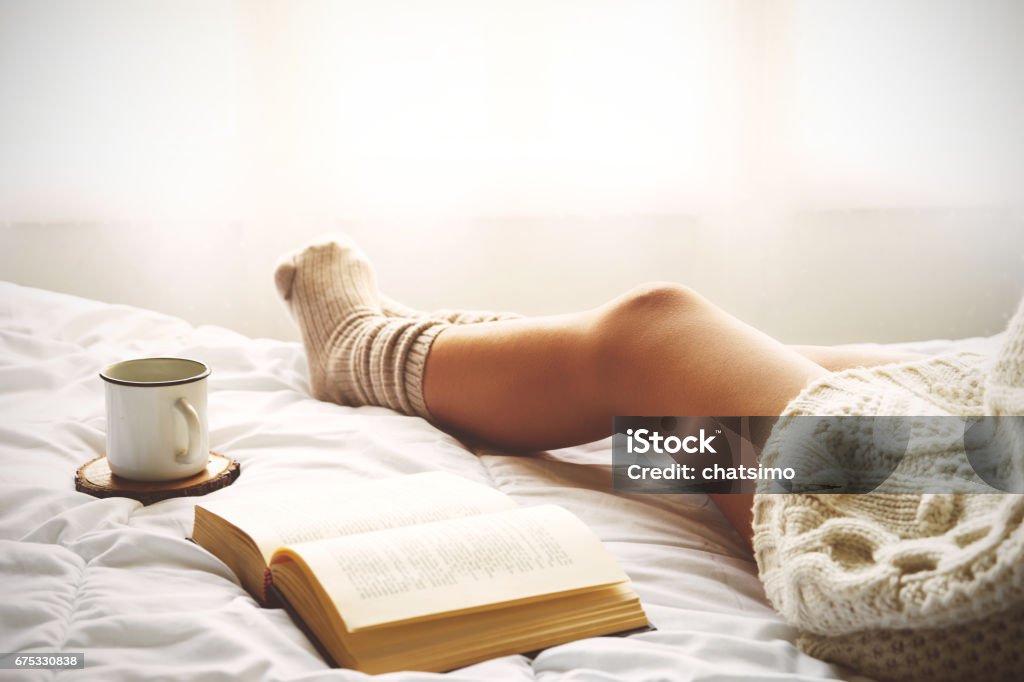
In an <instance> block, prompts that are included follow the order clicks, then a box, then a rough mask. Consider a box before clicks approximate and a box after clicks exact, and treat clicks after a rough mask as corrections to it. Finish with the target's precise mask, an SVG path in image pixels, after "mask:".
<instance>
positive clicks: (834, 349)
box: [790, 346, 925, 372]
mask: <svg viewBox="0 0 1024 682" xmlns="http://www.w3.org/2000/svg"><path fill="white" fill-rule="evenodd" d="M790 348H792V349H793V350H795V351H796V352H797V353H799V354H800V355H802V356H804V357H805V358H807V359H808V360H810V361H811V362H814V363H815V364H818V365H821V366H822V367H824V368H825V369H827V370H828V371H830V372H839V371H841V370H844V369H850V368H851V367H877V366H878V365H888V364H891V363H893V362H906V361H908V360H918V359H920V358H923V357H925V356H924V355H920V354H919V353H906V352H896V351H891V350H887V349H884V348H877V349H865V348H856V349H854V348H849V347H847V346H790Z"/></svg>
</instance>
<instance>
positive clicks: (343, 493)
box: [199, 472, 516, 564]
mask: <svg viewBox="0 0 1024 682" xmlns="http://www.w3.org/2000/svg"><path fill="white" fill-rule="evenodd" d="M199 506H201V507H204V508H205V509H207V510H209V511H210V512H212V513H214V514H216V515H218V516H220V517H221V518H223V519H224V520H225V521H227V522H228V523H230V524H232V525H234V526H237V527H238V528H241V529H242V530H243V531H245V532H246V533H248V534H249V536H250V537H251V538H252V539H253V541H254V542H255V543H256V545H257V547H259V550H260V553H261V554H262V555H263V560H264V561H266V562H267V563H268V564H269V563H270V557H271V555H273V553H274V550H276V549H278V548H279V547H283V546H284V545H296V544H299V543H302V542H309V541H312V540H322V539H324V538H335V537H340V536H346V535H355V534H359V533H367V532H371V531H376V530H381V529H386V528H397V527H401V526H409V525H414V524H419V523H430V522H432V521H439V520H443V519H451V518H458V517H463V516H473V515H476V514H486V513H488V512H493V511H501V510H504V509H514V508H516V503H515V502H513V501H512V499H511V498H509V497H508V496H506V495H504V494H503V493H501V492H499V491H497V490H494V489H492V488H488V487H487V486H485V485H481V484H479V483H474V482H472V481H470V480H468V479H465V478H462V477H461V476H455V475H454V474H448V473H444V472H428V473H423V474H411V475H408V476H397V477H395V478H386V479H378V480H372V481H366V482H359V483H353V484H345V485H340V486H333V487H330V488H325V487H321V488H317V487H313V488H302V489H297V490H288V491H284V492H280V493H275V494H273V495H261V496H258V497H248V498H246V497H240V498H234V499H225V500H216V501H213V502H203V503H202V504H201V505H199Z"/></svg>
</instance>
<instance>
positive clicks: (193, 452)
mask: <svg viewBox="0 0 1024 682" xmlns="http://www.w3.org/2000/svg"><path fill="white" fill-rule="evenodd" d="M174 407H175V408H177V410H178V412H181V416H182V417H184V418H185V424H187V425H188V448H186V449H185V450H182V451H181V452H179V453H178V454H176V455H175V456H174V459H175V460H176V461H178V462H180V463H182V464H188V463H189V462H192V461H195V460H196V459H197V458H199V457H200V456H202V454H203V453H201V452H199V446H200V445H202V440H203V439H202V438H201V437H200V434H201V432H202V424H201V423H200V421H199V413H198V412H196V408H194V407H192V403H190V402H189V401H187V400H185V399H184V398H178V399H177V400H175V401H174Z"/></svg>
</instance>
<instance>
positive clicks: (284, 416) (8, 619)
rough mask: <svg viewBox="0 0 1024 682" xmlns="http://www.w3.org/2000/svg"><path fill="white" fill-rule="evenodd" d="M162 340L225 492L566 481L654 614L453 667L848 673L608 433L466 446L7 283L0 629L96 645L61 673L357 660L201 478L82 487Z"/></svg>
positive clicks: (132, 322)
mask: <svg viewBox="0 0 1024 682" xmlns="http://www.w3.org/2000/svg"><path fill="white" fill-rule="evenodd" d="M971 343H973V344H974V345H975V346H979V345H980V346H987V345H988V344H990V343H992V341H991V340H987V341H986V340H976V341H973V342H971ZM941 349H944V346H941V345H940V344H935V343H933V344H931V345H930V346H929V347H927V348H926V350H929V351H933V350H941ZM154 355H180V356H186V357H192V358H196V359H198V360H202V361H203V362H206V363H208V364H209V365H210V366H211V367H212V368H213V375H212V376H211V378H210V402H209V413H210V438H211V446H212V448H213V449H215V450H217V451H219V452H223V453H226V454H230V455H231V456H233V457H235V458H237V459H238V460H240V461H241V463H242V475H241V477H240V478H239V480H238V481H237V482H236V483H235V484H234V485H233V486H231V487H229V488H227V489H225V490H222V491H219V492H216V493H213V495H212V496H217V497H231V496H236V495H244V496H250V495H260V494H268V495H269V494H272V491H274V490H279V489H280V488H281V487H282V486H296V487H301V486H303V485H305V484H307V483H308V482H311V481H316V482H317V483H321V482H324V481H331V480H336V481H338V482H339V483H341V482H348V481H353V480H361V479H367V478H380V477H387V476H395V475H399V474H404V473H412V472H418V471H426V470H446V471H451V472H454V473H457V474H460V475H462V476H465V477H468V478H471V479H473V480H476V481H479V482H483V483H486V484H488V485H491V486H494V487H496V488H499V489H500V490H502V491H503V492H505V493H507V494H509V495H511V496H512V497H513V498H515V499H516V500H517V501H519V502H520V503H521V504H525V505H529V504H536V503H542V502H556V503H558V504H562V505H564V506H566V507H567V508H569V509H570V510H572V511H573V512H574V513H576V514H577V515H579V516H580V518H582V519H583V520H584V521H585V522H586V523H587V524H588V525H589V526H590V527H591V528H593V529H594V530H595V531H596V532H597V534H598V535H599V536H600V537H601V538H602V539H603V540H604V542H605V543H606V545H607V547H608V548H609V550H610V551H611V552H612V554H613V555H614V556H615V558H616V559H617V560H618V561H619V562H620V564H621V565H622V567H623V568H624V569H625V570H626V572H627V573H628V574H629V576H630V577H631V579H632V580H633V583H634V586H635V589H636V591H637V592H638V593H639V595H640V597H641V598H642V600H643V602H644V606H645V608H646V610H647V612H648V614H649V616H650V618H651V620H652V621H653V623H654V624H655V625H656V626H657V628H658V629H657V631H655V632H648V633H643V634H637V635H633V636H631V637H628V638H611V637H606V638H595V639H587V640H582V641H578V642H574V643H571V644H566V645H564V646H558V647H553V648H551V649H548V650H546V651H544V652H542V653H541V654H540V655H538V656H537V657H536V658H535V659H533V660H531V659H528V658H526V657H523V656H509V657H505V658H500V659H495V660H492V661H488V662H485V663H481V664H479V665H475V666H471V667H468V668H465V669H462V670H459V671H455V672H453V673H449V674H447V675H446V676H445V677H447V678H448V679H450V680H490V679H502V680H531V679H541V680H545V681H548V680H656V679H658V680H730V679H738V678H744V679H755V680H777V679H803V680H818V679H836V678H843V679H852V677H851V675H850V674H849V673H848V672H847V671H843V670H842V669H840V668H837V667H834V666H830V665H827V664H825V663H823V662H821V661H817V660H815V659H813V658H810V657H808V656H806V655H804V654H802V653H800V652H799V651H797V649H796V648H795V647H794V646H793V644H792V641H793V632H792V630H791V629H790V628H789V627H787V626H786V625H785V624H784V623H783V622H782V621H781V619H780V618H779V617H778V616H777V615H776V614H775V613H774V612H773V611H772V609H771V608H770V607H769V606H768V604H767V603H766V601H765V599H764V595H763V592H762V590H761V586H760V583H759V582H758V579H757V576H756V569H755V566H754V564H753V561H752V560H751V558H750V556H749V555H748V554H746V553H745V552H744V551H743V550H742V549H741V547H740V545H739V544H738V540H737V538H736V536H735V534H734V533H733V532H732V531H731V529H730V528H729V526H728V525H727V524H726V523H725V521H724V520H723V518H722V517H721V515H720V514H719V513H718V512H717V510H716V509H715V508H714V506H713V505H710V504H709V503H708V501H707V500H706V499H705V498H704V497H703V496H683V495H678V496H655V495H647V496H635V497H622V496H616V495H613V494H611V493H610V492H609V487H610V468H609V464H610V451H609V445H608V442H604V443H596V444H592V445H589V446H584V447H577V448H571V449H567V450H561V451H557V452H552V453H545V454H542V455H538V456H534V457H515V456H506V455H502V454H500V453H474V452H471V451H470V450H468V449H467V448H466V447H464V446H463V445H462V444H461V443H459V442H458V441H457V440H456V439H454V438H452V437H450V436H448V435H447V434H445V433H443V432H441V431H439V430H437V429H435V428H433V427H432V426H430V425H429V424H428V423H426V422H425V421H423V420H422V419H418V418H414V417H405V416H400V415H398V414H396V413H394V412H391V411H389V410H386V409H382V408H358V409H353V408H346V407H340V406H337V405H332V404H328V403H322V402H319V401H316V400H313V399H312V398H310V397H309V394H308V388H307V375H306V369H305V362H304V358H303V354H302V350H301V348H300V346H299V345H298V344H295V343H287V342H281V341H273V340H266V339H250V338H246V337H244V336H241V335H239V334H236V333H234V332H231V331H229V330H226V329H222V328H218V327H212V326H202V327H192V326H190V325H188V324H187V323H185V322H183V321H181V320H179V319H176V318H172V317H169V316H166V315H161V314H157V313H154V312H150V311H145V310H140V309H137V308H131V307H127V306H121V305H109V304H104V303H99V302H95V301H89V300H85V299H80V298H75V297H72V296H67V295H62V294H55V293H52V292H46V291H41V290H37V289H30V288H25V287H20V286H17V285H13V284H6V283H2V284H0V387H2V390H0V412H2V415H3V420H2V422H0V462H2V465H3V469H2V475H0V585H2V586H3V587H2V590H0V592H2V594H0V651H12V652H13V651H84V652H86V661H87V667H86V668H85V669H84V670H79V671H66V672H61V673H59V674H57V675H56V677H58V678H60V679H103V680H133V679H154V678H170V679H181V680H219V679H247V680H263V679H265V680H321V679H323V680H327V679H332V680H340V679H360V678H362V677H364V675H362V674H360V673H357V672H354V671H350V670H332V669H330V668H328V667H327V666H326V665H325V664H324V662H323V661H322V659H321V658H320V657H319V656H318V655H317V653H316V652H315V651H314V649H313V648H312V646H311V645H310V644H309V642H308V641H307V640H306V639H305V637H304V636H303V635H302V634H301V632H300V631H299V630H298V629H297V628H296V627H295V626H294V625H293V624H292V622H291V621H290V620H289V618H288V616H287V615H286V614H285V613H284V612H283V611H280V610H273V609H263V608H260V607H259V606H258V605H257V604H256V603H255V602H254V601H253V600H252V599H251V598H250V597H249V595H248V594H247V593H246V592H245V591H244V590H243V589H242V588H241V587H240V586H239V584H238V581H237V580H236V579H235V577H234V576H233V575H232V573H231V572H230V571H229V570H228V569H227V568H226V567H225V566H224V565H223V564H221V562H220V561H218V560H217V559H215V558H214V557H212V556H211V555H209V554H208V553H206V552H205V551H204V550H203V549H201V548H200V547H198V546H196V545H194V544H192V543H190V542H188V541H186V540H185V537H186V536H187V535H188V534H189V531H190V529H191V520H192V507H193V505H194V504H195V502H196V499H195V498H180V499H174V500H167V501H164V502H161V503H158V504H154V505H151V506H149V507H143V506H142V505H140V504H139V503H137V502H133V501H131V500H127V499H106V500H98V499H95V498H92V497H89V496H88V495H85V494H82V493H78V492H75V490H74V486H73V476H74V472H75V469H76V468H77V467H78V466H80V465H81V464H82V463H84V462H85V461H87V460H89V459H91V458H93V457H96V456H98V455H100V454H101V453H102V452H103V445H104V431H105V422H104V408H103V389H102V385H101V381H100V379H99V378H98V376H97V372H98V371H99V369H100V368H102V367H103V366H105V365H106V364H108V363H111V362H115V361H117V360H122V359H126V358H130V357H139V356H154ZM212 496H211V497H212ZM4 674H5V673H0V676H3V675H4ZM6 674H7V675H8V676H11V677H15V676H16V677H17V678H18V679H24V677H25V673H6ZM39 675H40V677H41V678H42V679H52V678H53V677H54V675H53V674H51V673H40V674H39ZM383 677H384V678H385V679H403V680H405V679H428V678H430V679H433V678H439V677H441V676H436V675H427V674H420V673H395V674H392V675H387V676H383Z"/></svg>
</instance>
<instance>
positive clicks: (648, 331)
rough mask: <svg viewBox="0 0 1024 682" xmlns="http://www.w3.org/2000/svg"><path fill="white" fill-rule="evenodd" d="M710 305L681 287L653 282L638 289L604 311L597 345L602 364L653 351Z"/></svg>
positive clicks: (695, 293)
mask: <svg viewBox="0 0 1024 682" xmlns="http://www.w3.org/2000/svg"><path fill="white" fill-rule="evenodd" d="M709 305H710V304H709V303H708V302H707V300H706V299H704V298H703V297H702V296H700V294H698V293H697V292H695V291H694V290H692V289H690V288H689V287H686V286H683V285H681V284H672V283H664V282H652V283H649V284H643V285H641V286H638V287H635V288H633V289H631V290H630V291H628V292H626V293H625V294H623V295H622V296H619V297H618V298H616V299H614V300H613V301H611V302H610V303H608V304H607V305H605V306H604V308H602V309H601V311H600V313H599V315H598V318H597V322H596V329H595V334H594V337H595V342H596V347H597V350H598V354H599V357H600V360H601V362H602V363H603V364H607V363H615V362H621V361H625V360H628V359H630V358H634V357H635V355H636V354H637V353H640V352H644V351H645V350H647V351H649V350H652V346H657V345H658V344H659V343H661V342H663V341H665V340H671V338H672V336H673V335H674V334H675V333H676V332H677V331H678V330H679V329H680V327H681V325H685V324H686V321H687V320H688V319H692V318H694V317H695V316H697V315H698V314H699V313H700V312H701V311H702V310H705V309H706V308H707V307H708V306H709Z"/></svg>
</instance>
